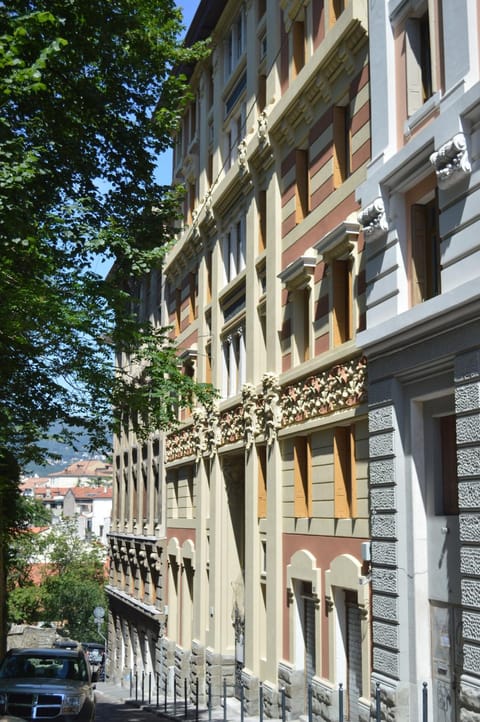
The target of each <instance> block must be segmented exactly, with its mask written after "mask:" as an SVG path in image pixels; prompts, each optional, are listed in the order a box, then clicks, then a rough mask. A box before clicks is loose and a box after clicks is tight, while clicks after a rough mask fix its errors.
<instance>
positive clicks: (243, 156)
mask: <svg viewBox="0 0 480 722" xmlns="http://www.w3.org/2000/svg"><path fill="white" fill-rule="evenodd" d="M237 153H238V167H239V170H240V172H241V173H244V172H245V171H246V170H247V141H246V140H242V141H240V143H239V145H238V149H237Z"/></svg>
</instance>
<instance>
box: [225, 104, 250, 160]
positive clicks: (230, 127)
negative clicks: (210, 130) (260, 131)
mask: <svg viewBox="0 0 480 722" xmlns="http://www.w3.org/2000/svg"><path fill="white" fill-rule="evenodd" d="M244 135H245V102H242V103H241V104H240V105H239V107H238V109H237V111H236V112H234V113H232V115H231V117H230V118H229V120H228V122H227V124H226V126H225V155H226V157H225V170H229V168H231V167H232V165H233V164H234V163H235V161H236V160H237V157H238V146H239V144H240V141H241V140H242V138H243V137H244Z"/></svg>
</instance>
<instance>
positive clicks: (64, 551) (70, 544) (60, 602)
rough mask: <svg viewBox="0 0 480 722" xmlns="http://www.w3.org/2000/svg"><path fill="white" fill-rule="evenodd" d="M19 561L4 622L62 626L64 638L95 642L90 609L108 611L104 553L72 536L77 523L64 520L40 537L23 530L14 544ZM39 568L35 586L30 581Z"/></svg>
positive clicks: (95, 634)
mask: <svg viewBox="0 0 480 722" xmlns="http://www.w3.org/2000/svg"><path fill="white" fill-rule="evenodd" d="M12 547H13V554H14V556H15V558H16V559H20V560H23V563H21V564H20V566H21V567H22V568H23V569H24V573H23V574H22V575H15V574H13V573H12V567H11V570H10V575H9V587H10V592H9V598H8V619H9V621H10V622H17V623H18V622H23V623H25V624H29V623H36V622H39V621H43V622H59V621H60V622H62V632H63V633H64V635H65V636H68V637H71V638H73V639H77V640H78V641H87V640H92V641H93V640H97V639H98V630H97V626H96V623H95V620H94V618H93V610H94V609H95V607H98V606H103V607H105V606H106V596H105V591H104V584H105V563H104V549H103V548H102V547H101V546H100V545H94V544H88V543H86V542H85V541H83V540H82V539H80V538H79V537H78V535H77V532H76V522H75V520H73V519H72V520H64V521H63V522H62V523H59V524H56V525H55V526H53V527H52V528H51V529H49V530H48V531H46V532H44V533H43V534H42V535H41V536H40V535H38V534H35V533H33V532H29V531H28V530H27V531H25V532H24V533H23V534H18V535H17V536H16V538H15V540H14V542H13V544H12ZM35 565H37V566H40V572H39V573H40V580H39V583H36V584H35V583H34V581H33V580H32V577H31V571H32V569H33V567H34V566H35Z"/></svg>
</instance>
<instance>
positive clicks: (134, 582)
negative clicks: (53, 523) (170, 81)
mask: <svg viewBox="0 0 480 722" xmlns="http://www.w3.org/2000/svg"><path fill="white" fill-rule="evenodd" d="M367 21H368V17H367V4H366V2H364V0H349V2H345V3H343V2H337V0H329V1H328V2H324V1H323V0H309V1H307V2H298V1H295V0H282V1H281V2H276V0H275V1H274V0H249V1H248V2H241V3H238V2H228V3H223V2H222V3H220V2H213V1H212V0H203V2H201V3H200V4H199V8H198V11H197V13H196V15H195V18H194V20H193V22H192V24H191V27H190V29H189V31H188V34H187V39H186V41H187V42H193V41H195V40H197V39H202V38H204V37H207V36H211V38H212V54H211V56H210V57H209V59H208V60H206V61H202V62H201V63H199V64H198V65H197V66H196V67H195V68H193V69H192V72H191V76H190V84H191V89H192V93H193V100H192V102H191V104H190V105H189V107H188V109H187V112H186V114H185V117H184V120H183V125H182V128H181V131H180V132H179V135H178V138H177V142H176V147H175V154H174V180H175V182H180V183H182V184H184V186H185V189H186V197H185V205H184V223H183V226H182V228H181V229H180V231H179V236H178V241H177V243H176V245H175V246H174V248H173V249H172V250H171V251H170V253H169V255H168V257H167V258H166V261H165V265H164V268H163V271H162V275H160V274H159V273H158V272H152V274H151V276H149V278H148V279H146V280H145V283H144V284H143V288H142V294H143V295H142V301H141V306H142V308H143V309H144V312H145V313H146V314H147V315H148V316H149V317H150V318H151V319H153V320H155V319H157V318H158V320H159V322H160V321H163V322H165V323H166V322H168V323H169V324H171V326H172V335H173V338H174V339H175V341H176V343H177V346H178V350H179V355H180V358H181V359H182V362H183V364H184V369H185V373H189V374H193V375H194V376H195V378H196V379H197V380H199V381H207V382H211V383H212V384H213V385H214V387H215V388H217V389H218V390H219V396H218V398H216V399H215V400H213V401H212V404H211V406H210V407H209V408H194V409H193V410H192V412H181V415H180V420H181V426H180V428H179V429H177V430H175V431H172V433H170V434H167V435H166V438H165V439H163V438H162V437H160V436H159V437H158V438H155V439H152V440H151V441H150V442H149V443H147V444H139V443H137V441H136V439H134V438H132V437H122V438H119V439H117V440H116V446H115V452H114V467H115V477H114V502H113V513H112V525H111V533H110V545H111V558H112V564H111V577H110V584H109V588H108V593H109V599H110V630H109V639H110V640H111V641H110V656H111V662H110V663H111V674H112V675H113V676H114V677H115V676H116V677H117V678H118V679H119V678H120V677H121V675H122V674H123V675H128V673H132V672H134V671H136V672H137V673H138V672H141V671H145V672H147V673H148V672H151V673H153V674H158V675H159V677H160V678H161V679H162V680H164V679H165V678H170V680H172V683H175V684H177V685H178V687H179V689H180V690H183V685H184V680H185V679H186V680H187V684H188V686H189V689H194V688H195V687H196V684H197V681H198V684H199V689H200V692H201V693H205V691H206V689H207V686H208V685H209V686H210V689H211V691H212V694H213V697H214V700H215V699H217V700H218V698H219V695H220V694H221V693H222V690H223V684H224V681H226V684H227V689H228V693H229V694H231V695H236V696H240V694H241V693H242V695H243V696H244V700H245V705H246V711H247V713H248V714H258V712H259V690H260V683H261V684H262V700H263V712H264V714H265V715H266V716H270V717H278V716H279V715H280V706H281V704H282V690H284V695H285V696H284V698H283V699H284V701H285V705H286V710H287V714H288V716H289V717H290V718H295V717H297V716H299V715H301V714H304V713H306V711H307V707H308V705H309V704H311V705H312V709H313V713H314V715H315V716H316V718H317V719H319V720H320V719H326V720H328V719H336V718H338V705H339V691H338V690H339V687H340V686H341V687H342V690H343V698H342V699H343V704H344V708H345V709H346V710H348V714H349V716H350V717H349V718H350V719H352V720H357V719H360V718H362V719H365V718H368V716H369V713H370V691H371V689H370V683H371V681H370V666H371V665H370V628H371V625H370V583H369V579H370V576H369V535H370V532H369V509H368V423H367V394H366V388H367V382H366V362H365V359H364V357H363V354H362V352H361V350H360V348H359V346H358V344H357V342H356V337H357V334H358V332H359V331H361V330H364V329H365V320H366V316H365V308H366V306H365V269H364V239H363V232H362V227H361V224H360V222H359V220H358V213H359V211H360V210H361V206H360V203H359V201H358V200H357V199H356V193H357V190H358V188H359V186H360V185H361V184H362V183H364V182H365V181H366V169H367V164H368V162H369V160H370V101H369V98H370V87H369V64H368V26H367ZM159 300H160V302H161V304H162V305H161V308H162V309H163V316H162V314H160V315H159V311H158V308H159ZM142 304H143V305H142ZM162 683H163V682H162ZM162 689H163V687H162Z"/></svg>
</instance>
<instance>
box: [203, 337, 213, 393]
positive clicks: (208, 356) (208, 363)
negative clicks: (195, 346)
mask: <svg viewBox="0 0 480 722" xmlns="http://www.w3.org/2000/svg"><path fill="white" fill-rule="evenodd" d="M205 383H207V384H211V383H212V346H211V344H210V343H208V344H206V346H205Z"/></svg>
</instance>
